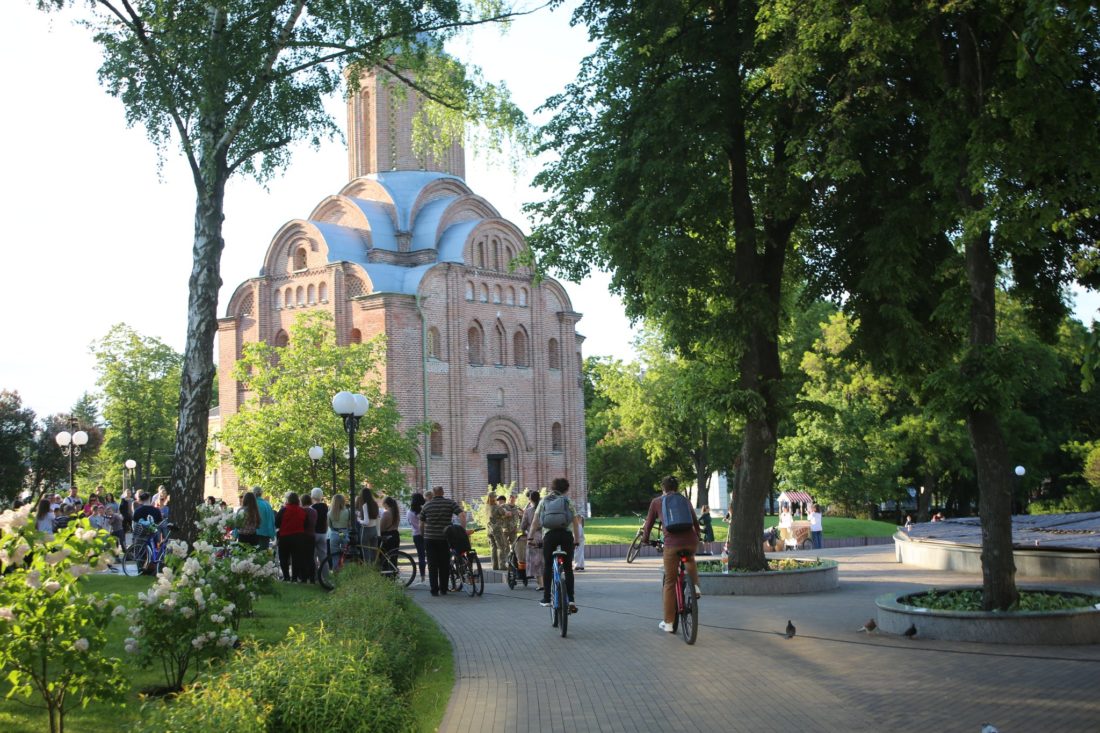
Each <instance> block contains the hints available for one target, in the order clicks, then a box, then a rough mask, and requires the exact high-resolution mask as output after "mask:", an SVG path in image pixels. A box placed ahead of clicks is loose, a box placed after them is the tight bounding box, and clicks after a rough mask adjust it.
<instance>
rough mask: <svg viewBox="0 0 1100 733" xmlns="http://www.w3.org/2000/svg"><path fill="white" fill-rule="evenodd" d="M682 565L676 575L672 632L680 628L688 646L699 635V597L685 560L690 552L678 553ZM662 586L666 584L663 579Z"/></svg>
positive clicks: (681, 551)
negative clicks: (674, 613)
mask: <svg viewBox="0 0 1100 733" xmlns="http://www.w3.org/2000/svg"><path fill="white" fill-rule="evenodd" d="M677 555H678V556H679V558H680V564H679V566H678V568H677V573H676V615H675V616H673V618H672V631H673V633H675V632H676V630H677V628H679V630H680V633H681V634H682V635H683V637H684V641H685V642H687V643H688V644H694V643H695V639H696V637H698V635H699V596H697V595H696V594H695V584H694V583H693V582H691V576H690V575H688V572H687V562H685V558H687V557H688V556H690V555H691V551H690V550H680V552H678V553H677ZM661 584H662V585H663V584H664V578H663V577H662V580H661Z"/></svg>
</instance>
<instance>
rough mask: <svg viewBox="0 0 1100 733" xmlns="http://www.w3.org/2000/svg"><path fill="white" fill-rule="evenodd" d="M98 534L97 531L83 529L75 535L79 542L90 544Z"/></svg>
mask: <svg viewBox="0 0 1100 733" xmlns="http://www.w3.org/2000/svg"><path fill="white" fill-rule="evenodd" d="M98 534H99V530H97V529H85V530H82V531H80V532H77V533H76V536H77V537H79V538H80V541H81V542H91V541H92V540H94V539H95V538H96V536H97V535H98Z"/></svg>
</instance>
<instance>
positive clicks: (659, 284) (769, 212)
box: [529, 0, 812, 569]
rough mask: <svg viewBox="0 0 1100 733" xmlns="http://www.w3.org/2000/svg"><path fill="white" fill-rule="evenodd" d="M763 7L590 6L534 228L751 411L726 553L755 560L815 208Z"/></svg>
mask: <svg viewBox="0 0 1100 733" xmlns="http://www.w3.org/2000/svg"><path fill="white" fill-rule="evenodd" d="M759 9H760V8H759V4H758V3H755V2H736V1H735V0H727V1H725V2H719V3H698V4H690V3H666V2H655V1H648V2H626V1H625V0H588V2H584V3H583V4H582V5H581V6H580V8H579V9H578V10H577V11H576V14H575V16H574V21H575V22H577V23H584V24H586V25H587V26H588V27H589V33H590V35H591V36H592V37H593V38H595V39H598V41H599V46H598V48H597V50H596V52H595V53H594V54H593V55H592V56H590V57H589V58H587V59H586V60H585V62H584V64H583V66H582V69H581V72H580V76H579V78H578V80H577V81H576V82H575V83H573V84H571V85H570V86H569V87H568V88H567V90H566V91H565V93H564V94H561V95H559V96H556V97H554V98H552V99H550V100H549V101H548V102H547V106H548V107H549V108H550V109H552V110H554V111H555V117H554V119H553V120H552V121H551V122H550V123H549V124H548V125H547V127H546V129H545V138H544V143H543V148H544V149H545V150H549V151H553V152H555V153H556V154H557V161H556V162H555V163H552V164H551V165H550V166H548V167H547V168H546V169H544V170H543V172H541V173H540V174H539V175H538V176H537V177H536V178H535V183H536V185H538V186H540V187H542V188H544V189H546V190H547V191H549V192H550V196H549V198H548V199H547V200H546V201H543V202H541V203H537V204H532V205H531V206H530V207H529V210H530V211H531V212H532V214H533V215H534V216H535V218H536V228H535V230H534V232H533V234H532V237H531V239H530V243H531V245H532V247H533V249H534V250H535V251H536V252H537V253H538V255H539V257H540V258H541V262H542V263H543V265H544V266H546V267H549V268H552V269H556V270H559V271H562V272H564V274H565V275H566V276H567V277H569V278H571V279H578V278H579V277H581V276H582V275H583V274H585V272H587V270H588V268H589V267H592V266H598V267H604V268H606V269H609V270H611V271H612V273H613V275H612V285H613V287H614V288H616V289H617V290H618V291H619V292H621V293H622V294H623V295H624V300H625V303H626V307H627V312H628V314H630V315H631V316H632V317H636V318H637V317H642V316H644V317H646V318H649V319H650V320H652V321H653V322H654V323H656V324H657V325H658V326H659V327H660V328H661V329H662V331H663V332H665V333H667V334H669V335H670V336H671V337H672V338H674V339H676V341H677V346H678V347H679V348H680V349H681V350H682V351H683V352H684V353H688V354H698V355H703V356H706V357H707V358H714V359H717V360H719V361H723V362H725V363H728V364H732V365H733V366H732V367H731V368H730V370H729V371H730V373H731V374H736V375H737V376H736V382H734V383H732V384H731V385H730V386H729V387H728V388H727V390H725V391H724V393H723V395H721V398H720V400H719V404H720V405H722V406H723V407H725V408H726V409H730V410H736V411H737V412H738V413H739V414H741V415H743V416H744V418H745V423H744V425H745V427H744V431H743V436H742V441H741V446H742V447H741V463H740V470H739V472H738V481H737V484H738V487H739V489H738V491H737V492H735V497H734V526H733V528H732V533H733V544H732V546H731V553H730V560H731V563H734V564H736V565H738V566H741V567H745V568H749V569H762V568H763V567H764V566H765V557H764V552H763V545H762V532H763V529H762V528H763V511H764V500H765V498H766V497H767V496H768V494H769V493H770V492H771V490H772V488H773V485H774V462H775V447H776V440H777V436H778V427H779V421H780V417H781V415H782V413H783V411H784V406H783V405H782V397H783V394H782V388H781V376H782V374H781V367H780V358H779V347H778V339H779V327H780V323H781V321H782V319H783V312H782V305H783V285H784V274H785V271H786V269H787V260H788V257H789V255H790V254H791V252H792V242H793V240H792V237H793V234H794V232H795V228H796V226H797V225H798V223H799V221H800V220H801V218H802V216H803V214H804V212H805V209H806V206H807V205H808V203H809V196H808V194H809V188H808V185H807V179H808V176H807V172H806V170H805V169H804V168H803V167H802V165H801V163H800V160H799V151H800V150H801V149H802V148H803V142H804V139H805V135H806V132H807V130H809V129H811V128H810V126H809V125H810V122H812V119H811V118H808V117H807V116H806V115H804V113H803V110H804V109H808V110H809V111H811V112H812V107H810V108H802V107H799V106H798V105H796V104H794V103H793V102H791V101H790V100H789V99H788V98H786V97H785V96H784V95H780V94H776V93H775V92H774V90H773V89H772V88H771V87H769V86H768V84H767V83H766V80H765V77H764V75H763V71H764V70H765V69H766V68H767V67H768V65H769V64H770V63H771V60H772V55H773V49H774V48H775V46H776V41H775V40H768V39H764V40H762V39H760V38H759V37H758V34H757V30H758V28H757V13H758V11H759Z"/></svg>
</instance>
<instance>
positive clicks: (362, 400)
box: [332, 392, 370, 501]
mask: <svg viewBox="0 0 1100 733" xmlns="http://www.w3.org/2000/svg"><path fill="white" fill-rule="evenodd" d="M369 407H370V401H369V400H368V399H367V398H366V397H364V396H363V395H361V394H353V393H351V392H337V393H336V394H335V396H333V398H332V409H333V411H334V412H335V413H336V414H337V415H339V416H340V417H342V418H343V419H344V432H345V433H347V434H348V486H349V487H350V493H351V497H350V498H351V499H352V500H353V501H354V499H355V431H356V430H358V429H359V420H360V419H362V417H363V415H366V414H367V409H368V408H369Z"/></svg>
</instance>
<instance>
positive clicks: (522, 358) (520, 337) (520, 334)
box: [512, 326, 530, 367]
mask: <svg viewBox="0 0 1100 733" xmlns="http://www.w3.org/2000/svg"><path fill="white" fill-rule="evenodd" d="M512 357H513V358H514V359H515V361H516V366H518V367H525V366H529V364H530V362H529V361H528V358H527V332H526V331H524V330H523V327H522V326H520V327H519V328H517V329H516V332H515V334H514V335H513V336H512Z"/></svg>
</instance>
